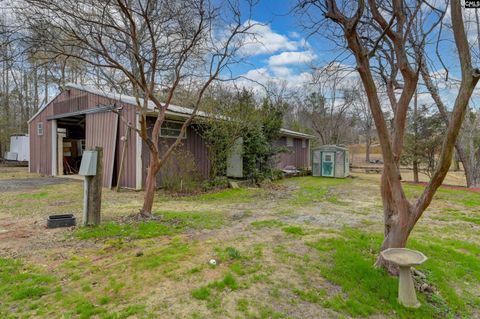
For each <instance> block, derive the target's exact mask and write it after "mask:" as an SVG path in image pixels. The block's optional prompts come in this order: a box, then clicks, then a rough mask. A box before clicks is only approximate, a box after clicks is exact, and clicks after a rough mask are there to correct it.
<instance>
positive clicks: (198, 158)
mask: <svg viewBox="0 0 480 319" xmlns="http://www.w3.org/2000/svg"><path fill="white" fill-rule="evenodd" d="M147 121H148V122H147V123H148V124H147V125H148V130H149V134H151V130H152V128H153V125H154V122H155V118H152V117H150V118H148V120H147ZM174 141H175V139H170V138H160V139H159V148H160V151H162V150H164V149H165V146H167V147H168V146H170V145H171V144H172V143H174ZM178 147H179V148H181V149H183V150H186V151H189V152H190V153H192V155H193V158H194V160H195V164H196V166H197V169H198V172H199V173H200V174H201V176H202V177H203V178H208V176H209V174H210V160H209V158H208V150H207V146H206V144H205V142H204V141H203V139H202V137H201V136H200V135H199V134H198V133H197V132H196V131H195V129H193V128H192V126H189V127H188V128H187V138H186V139H185V140H183V141H182V143H181V144H180V145H179V146H178ZM149 162H150V158H149V152H148V147H147V146H146V145H145V143H142V163H143V168H144V169H143V176H142V181H143V184H144V185H145V180H146V175H147V168H148V165H149ZM161 174H162V169H161V170H160V173H159V174H158V176H157V185H160V181H161Z"/></svg>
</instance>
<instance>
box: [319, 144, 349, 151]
mask: <svg viewBox="0 0 480 319" xmlns="http://www.w3.org/2000/svg"><path fill="white" fill-rule="evenodd" d="M313 150H327V151H334V150H335V151H348V148H347V147H344V146H340V145H322V146H319V147H316V148H314V149H313Z"/></svg>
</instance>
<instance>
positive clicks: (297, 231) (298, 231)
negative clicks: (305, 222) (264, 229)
mask: <svg viewBox="0 0 480 319" xmlns="http://www.w3.org/2000/svg"><path fill="white" fill-rule="evenodd" d="M282 230H283V231H284V232H286V233H287V234H292V235H297V236H303V235H305V231H304V230H303V228H302V227H298V226H287V227H283V228H282Z"/></svg>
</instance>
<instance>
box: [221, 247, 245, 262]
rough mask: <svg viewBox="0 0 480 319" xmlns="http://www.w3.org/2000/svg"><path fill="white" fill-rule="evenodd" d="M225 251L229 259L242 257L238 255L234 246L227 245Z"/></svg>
mask: <svg viewBox="0 0 480 319" xmlns="http://www.w3.org/2000/svg"><path fill="white" fill-rule="evenodd" d="M225 251H226V252H227V254H228V257H230V259H240V258H242V255H240V252H239V251H238V249H236V248H234V247H227V248H226V249H225Z"/></svg>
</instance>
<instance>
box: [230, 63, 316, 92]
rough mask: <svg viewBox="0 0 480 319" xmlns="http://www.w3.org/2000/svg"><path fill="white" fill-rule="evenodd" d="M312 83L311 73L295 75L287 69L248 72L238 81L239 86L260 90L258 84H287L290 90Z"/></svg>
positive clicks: (264, 69)
mask: <svg viewBox="0 0 480 319" xmlns="http://www.w3.org/2000/svg"><path fill="white" fill-rule="evenodd" d="M311 82H312V75H311V73H309V72H300V73H295V72H293V70H292V69H290V68H287V67H271V68H268V69H267V68H258V69H253V70H250V71H248V72H247V73H245V74H244V75H243V78H242V79H241V80H239V81H237V85H240V86H245V87H250V88H253V89H260V87H259V85H258V83H260V84H263V85H266V84H268V83H277V84H281V83H286V85H287V87H288V88H290V89H294V88H300V87H302V86H304V85H306V84H308V83H311Z"/></svg>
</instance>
